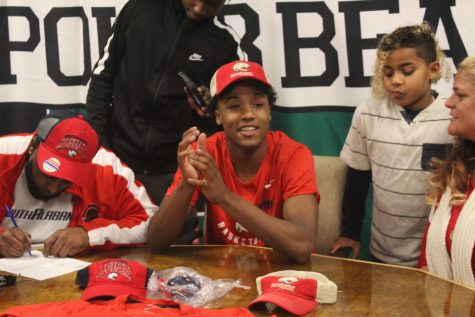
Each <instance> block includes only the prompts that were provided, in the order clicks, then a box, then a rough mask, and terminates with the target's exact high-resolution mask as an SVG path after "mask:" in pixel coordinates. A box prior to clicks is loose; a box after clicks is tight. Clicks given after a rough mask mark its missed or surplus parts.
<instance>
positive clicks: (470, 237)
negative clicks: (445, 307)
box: [418, 55, 475, 287]
mask: <svg viewBox="0 0 475 317" xmlns="http://www.w3.org/2000/svg"><path fill="white" fill-rule="evenodd" d="M445 105H446V107H447V108H449V109H450V115H451V117H452V119H451V121H450V124H449V127H448V132H449V134H451V135H453V136H455V138H456V142H455V144H454V146H453V148H452V149H451V150H450V153H449V155H448V156H447V158H446V159H445V160H434V161H433V165H434V170H433V173H432V175H431V179H430V180H431V181H430V183H431V186H432V188H431V191H430V192H429V194H428V198H429V201H431V202H432V203H433V207H432V210H431V214H430V216H429V220H430V224H429V226H428V230H427V232H426V237H425V238H424V241H423V248H422V253H421V257H420V259H419V263H418V266H419V267H421V268H428V270H429V271H431V272H433V273H435V274H437V275H440V276H442V277H445V278H449V279H453V280H455V281H456V282H459V283H462V284H465V285H468V286H471V287H475V281H474V267H475V266H474V263H475V253H474V252H473V251H474V245H475V194H473V195H472V192H473V188H474V185H475V173H474V170H475V55H472V56H469V57H467V58H466V59H464V60H463V61H462V63H461V64H460V66H459V67H458V73H457V75H456V77H455V81H454V85H453V93H452V96H451V97H450V98H449V99H448V100H447V101H446V104H445Z"/></svg>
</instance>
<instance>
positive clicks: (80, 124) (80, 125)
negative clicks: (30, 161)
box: [36, 111, 99, 186]
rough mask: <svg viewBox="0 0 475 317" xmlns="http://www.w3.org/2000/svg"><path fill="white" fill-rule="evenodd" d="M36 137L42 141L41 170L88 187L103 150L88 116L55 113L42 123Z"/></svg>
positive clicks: (40, 147)
mask: <svg viewBox="0 0 475 317" xmlns="http://www.w3.org/2000/svg"><path fill="white" fill-rule="evenodd" d="M36 134H37V135H38V136H39V137H40V141H41V142H40V146H39V150H38V167H39V169H40V171H41V172H43V173H44V174H46V175H49V176H52V177H56V178H61V179H64V180H67V181H69V182H71V183H74V184H76V185H79V186H83V185H85V184H86V182H87V180H88V178H89V175H90V172H91V170H92V166H93V165H92V163H91V161H92V158H93V157H94V155H96V153H97V150H98V148H99V138H98V136H97V133H96V132H95V131H94V129H93V128H92V127H91V125H90V124H89V123H87V121H86V120H85V119H84V117H83V116H82V115H79V116H78V115H76V114H74V113H73V112H70V111H56V112H52V113H51V114H49V115H47V116H46V117H45V118H43V119H42V120H41V121H40V123H39V124H38V127H37V129H36Z"/></svg>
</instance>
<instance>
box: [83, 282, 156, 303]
mask: <svg viewBox="0 0 475 317" xmlns="http://www.w3.org/2000/svg"><path fill="white" fill-rule="evenodd" d="M146 292H147V290H146V289H145V288H143V287H142V288H138V287H133V286H130V285H120V284H97V285H90V286H88V287H86V288H85V289H84V292H83V293H82V295H81V299H82V300H90V299H93V298H95V297H100V296H113V297H117V296H121V295H136V296H139V297H145V296H146Z"/></svg>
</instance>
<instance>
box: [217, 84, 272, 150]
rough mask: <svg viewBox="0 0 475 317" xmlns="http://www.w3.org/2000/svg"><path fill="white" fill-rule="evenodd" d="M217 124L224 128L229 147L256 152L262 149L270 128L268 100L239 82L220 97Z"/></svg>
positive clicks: (249, 86) (262, 94)
mask: <svg viewBox="0 0 475 317" xmlns="http://www.w3.org/2000/svg"><path fill="white" fill-rule="evenodd" d="M216 122H217V123H218V124H222V125H223V130H224V133H225V135H226V138H227V139H228V145H229V146H230V147H231V146H236V147H238V148H247V149H256V148H258V147H259V146H263V144H265V142H264V141H265V140H266V136H267V132H268V131H269V125H270V105H269V98H268V96H267V95H266V94H265V93H264V92H262V91H261V90H259V89H257V88H255V87H252V85H246V84H239V83H238V84H237V85H236V86H235V87H234V88H233V89H231V91H230V92H229V93H227V94H226V95H225V96H223V97H221V98H220V100H219V102H218V107H217V109H216ZM264 146H265V145H264Z"/></svg>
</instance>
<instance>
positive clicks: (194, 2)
mask: <svg viewBox="0 0 475 317" xmlns="http://www.w3.org/2000/svg"><path fill="white" fill-rule="evenodd" d="M181 2H182V4H183V7H185V11H186V16H187V17H188V18H189V19H190V20H194V21H202V20H205V19H208V18H212V17H214V16H215V15H216V14H217V13H218V12H219V10H221V8H222V7H223V5H224V2H225V0H181Z"/></svg>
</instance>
